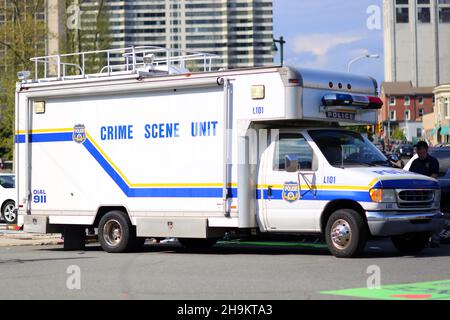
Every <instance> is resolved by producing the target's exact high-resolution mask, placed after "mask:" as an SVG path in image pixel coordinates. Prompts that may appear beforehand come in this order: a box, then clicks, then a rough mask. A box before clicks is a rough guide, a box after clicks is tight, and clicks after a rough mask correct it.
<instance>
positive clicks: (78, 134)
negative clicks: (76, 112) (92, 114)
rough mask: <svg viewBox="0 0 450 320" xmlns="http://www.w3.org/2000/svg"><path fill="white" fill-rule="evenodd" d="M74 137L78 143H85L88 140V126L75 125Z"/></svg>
mask: <svg viewBox="0 0 450 320" xmlns="http://www.w3.org/2000/svg"><path fill="white" fill-rule="evenodd" d="M72 139H73V141H75V142H76V143H83V142H84V141H86V127H85V126H84V125H83V124H77V125H76V126H74V127H73V135H72Z"/></svg>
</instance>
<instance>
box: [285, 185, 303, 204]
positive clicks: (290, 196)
mask: <svg viewBox="0 0 450 320" xmlns="http://www.w3.org/2000/svg"><path fill="white" fill-rule="evenodd" d="M283 199H284V200H286V201H287V202H290V203H292V202H295V201H297V200H298V199H300V189H299V186H298V183H297V182H294V181H289V182H285V183H284V186H283Z"/></svg>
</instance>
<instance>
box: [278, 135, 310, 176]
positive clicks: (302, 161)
mask: <svg viewBox="0 0 450 320" xmlns="http://www.w3.org/2000/svg"><path fill="white" fill-rule="evenodd" d="M286 156H290V157H294V159H296V160H298V162H299V165H300V169H301V170H302V171H303V170H306V171H308V170H313V160H314V152H313V150H312V148H311V146H310V145H309V144H308V142H307V141H306V140H305V138H304V137H303V136H302V135H301V134H296V133H284V134H280V136H279V139H278V141H277V143H276V145H275V159H274V170H277V171H284V170H285V159H286Z"/></svg>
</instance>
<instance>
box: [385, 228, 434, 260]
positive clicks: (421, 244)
mask: <svg viewBox="0 0 450 320" xmlns="http://www.w3.org/2000/svg"><path fill="white" fill-rule="evenodd" d="M391 239H392V243H393V244H394V247H395V248H396V249H397V250H398V251H400V253H402V254H406V255H416V254H418V253H419V252H421V251H422V250H423V249H425V248H426V247H427V246H428V244H429V242H430V233H429V232H419V233H409V234H404V235H401V236H394V237H392V238H391Z"/></svg>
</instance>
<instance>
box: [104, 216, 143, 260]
mask: <svg viewBox="0 0 450 320" xmlns="http://www.w3.org/2000/svg"><path fill="white" fill-rule="evenodd" d="M98 240H99V242H100V245H101V246H102V249H103V250H104V251H106V252H109V253H121V252H130V251H133V250H135V248H136V243H137V238H136V229H135V228H134V227H133V225H132V224H131V221H130V219H128V216H126V214H125V213H123V212H122V211H110V212H108V213H107V214H105V215H104V216H103V217H102V218H101V219H100V223H99V225H98Z"/></svg>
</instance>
